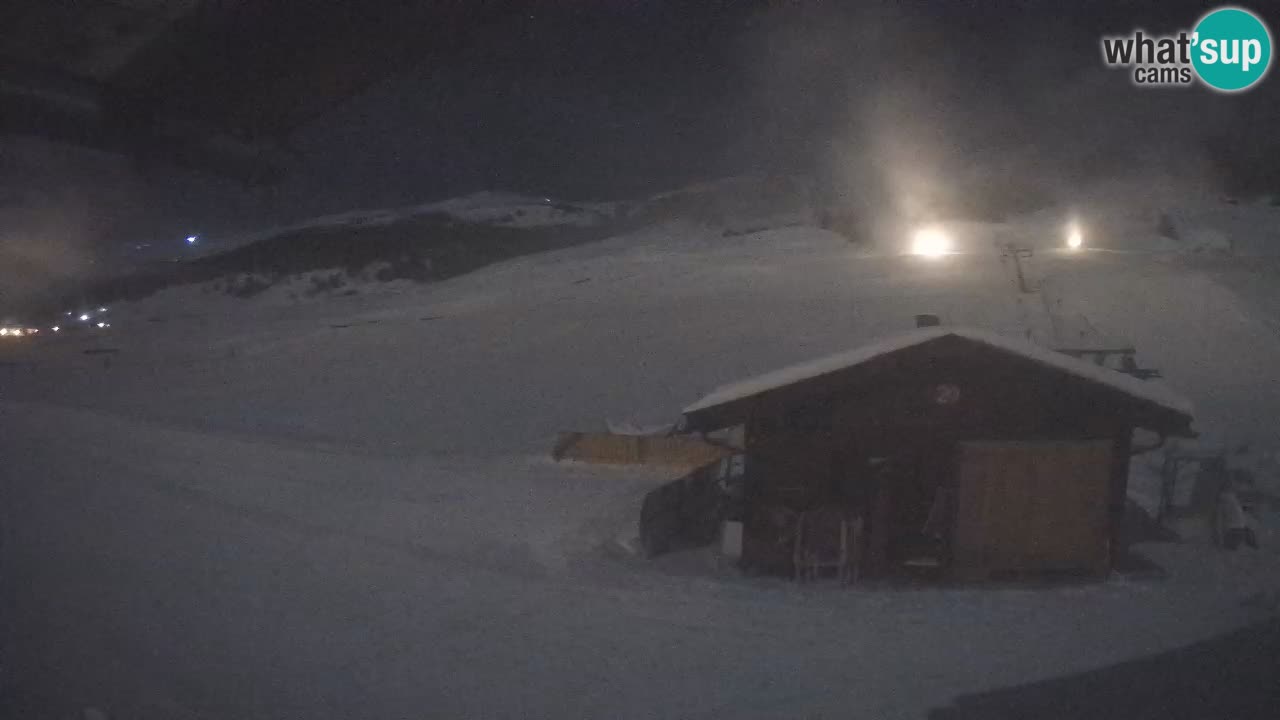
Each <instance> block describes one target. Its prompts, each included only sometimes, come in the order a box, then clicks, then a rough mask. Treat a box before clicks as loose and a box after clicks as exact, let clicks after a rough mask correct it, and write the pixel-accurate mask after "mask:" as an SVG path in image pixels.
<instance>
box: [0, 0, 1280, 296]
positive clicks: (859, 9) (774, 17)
mask: <svg viewBox="0 0 1280 720" xmlns="http://www.w3.org/2000/svg"><path fill="white" fill-rule="evenodd" d="M1214 5H1215V4H1214V3H1203V2H1199V3H1197V2H1170V1H1164V2H1136V1H1131V2H1115V1H1113V0H1111V1H1106V2H1103V1H1101V0H1085V1H1084V2H1073V3H1061V2H1040V3H1017V4H1015V3H997V2H960V1H957V2H946V3H942V2H917V3H891V2H874V3H832V2H825V3H824V2H810V3H792V2H711V1H706V0H699V1H692V0H691V1H689V2H644V1H641V0H632V1H625V0H609V1H607V2H572V1H569V0H565V1H563V2H536V3H528V4H521V5H520V7H522V8H527V9H526V10H522V11H519V12H515V11H512V12H509V13H505V14H504V15H502V17H500V18H499V19H498V21H496V22H486V23H485V24H484V25H483V26H465V27H447V26H441V27H432V28H406V29H405V32H409V33H420V34H421V36H422V39H423V42H424V43H431V42H433V41H434V40H438V39H440V38H441V37H444V36H446V35H447V36H457V37H462V38H465V41H463V42H460V43H457V44H456V46H451V49H450V51H449V52H447V53H442V54H437V55H436V56H434V57H431V58H430V60H429V61H427V62H424V63H423V64H421V65H419V66H412V67H407V68H405V69H404V70H403V72H401V73H399V74H396V75H395V76H393V77H389V78H387V79H385V80H383V81H381V82H378V83H376V84H374V85H373V86H371V87H369V88H368V90H367V91H365V92H363V93H361V94H360V95H358V96H356V97H353V98H351V99H349V100H348V101H346V102H344V103H341V104H339V105H338V106H336V107H334V108H332V109H330V110H329V111H327V112H325V113H323V114H322V115H320V116H318V117H316V118H315V119H314V120H313V121H311V122H309V123H307V124H306V125H304V126H303V127H301V128H299V129H298V130H297V131H295V132H293V133H292V134H291V135H289V136H288V137H287V138H285V142H286V144H287V146H288V147H289V149H290V152H291V153H292V160H291V169H290V170H291V171H290V173H289V174H288V175H287V176H286V177H285V178H284V179H283V180H282V181H281V182H280V183H278V184H276V185H272V186H268V187H256V188H246V187H243V186H241V185H239V184H237V183H236V182H233V181H229V180H225V179H219V178H215V177H201V176H198V175H196V174H193V173H191V172H188V171H176V170H169V169H164V168H155V167H149V168H147V169H145V170H141V169H140V168H139V167H137V166H136V164H134V163H133V162H131V161H130V160H129V159H128V158H122V157H118V156H110V155H103V154H100V153H94V152H88V151H83V150H77V149H74V148H62V147H50V146H48V145H46V144H44V143H41V142H38V141H31V140H25V139H15V138H8V139H5V140H2V141H0V150H3V152H4V154H3V156H0V160H3V162H2V163H0V233H3V235H2V236H0V237H2V238H3V239H0V257H3V259H4V264H3V267H5V268H6V269H8V270H10V271H11V270H12V269H13V268H22V269H23V270H22V273H21V276H20V277H18V276H13V275H12V272H10V276H6V277H0V280H4V281H6V284H7V285H8V289H9V291H10V292H9V294H10V295H11V296H19V295H21V294H22V293H23V292H26V291H29V290H30V289H31V287H34V286H38V285H39V284H40V283H41V282H43V281H44V280H45V279H46V278H56V277H59V276H64V275H71V274H77V273H82V272H85V271H86V270H87V269H93V268H96V267H102V266H104V265H108V266H114V265H115V264H117V263H118V262H120V260H121V258H126V257H128V256H129V252H130V251H129V250H128V249H129V248H131V247H132V246H133V245H134V244H136V243H139V242H149V243H167V242H172V241H173V240H174V239H175V238H178V237H180V236H182V235H184V234H185V233H186V232H188V231H191V232H195V231H200V232H206V233H214V234H217V233H220V232H229V231H235V230H243V229H247V228H252V227H255V226H260V225H263V224H269V223H273V222H279V221H284V220H289V219H296V218H299V217H305V216H309V215H314V214H321V213H326V212H338V211H342V210H347V209H351V208H355V207H377V206H385V205H395V204H404V203H412V202H423V201H427V200H432V199H438V198H442V197H447V196H453V195H460V194H465V193H469V192H474V191H478V190H486V189H492V190H509V191H516V192H529V193H534V194H538V195H553V196H557V197H561V198H566V199H604V198H620V197H635V196H643V195H645V194H649V193H653V192H657V191H661V190H665V189H670V188H673V187H678V186H680V185H682V184H686V183H689V182H693V181H698V180H705V179H712V178H716V177H722V176H725V175H731V174H740V173H749V172H802V173H808V174H813V175H816V176H818V177H823V178H838V180H833V181H832V182H833V183H837V184H838V183H842V182H843V183H845V184H847V185H851V186H853V187H857V186H858V183H859V182H860V181H861V179H865V177H867V176H869V175H876V174H877V173H881V172H883V171H884V168H885V166H896V165H901V164H904V163H905V164H914V163H916V162H917V160H918V159H919V158H927V159H928V161H929V163H928V164H929V165H930V166H931V167H932V168H934V169H935V172H936V173H942V174H947V175H948V176H950V177H955V178H957V179H962V178H963V179H964V180H965V181H969V180H972V179H973V178H975V177H976V178H980V179H982V180H983V181H984V182H986V181H988V180H989V181H991V182H992V183H995V184H996V185H999V184H1000V183H1001V182H1003V183H1005V184H1007V185H1008V186H1009V187H1011V188H1027V187H1031V188H1032V189H1033V190H1035V191H1036V192H1039V193H1040V194H1054V193H1060V192H1062V191H1063V188H1068V189H1069V188H1072V187H1078V186H1081V185H1083V184H1087V183H1091V182H1096V181H1097V180H1098V179H1099V178H1109V177H1112V176H1117V175H1119V176H1125V177H1143V176H1150V177H1153V178H1157V179H1159V181H1160V182H1165V180H1169V181H1171V182H1173V183H1174V184H1180V183H1183V182H1185V183H1188V184H1190V185H1195V186H1199V185H1221V186H1228V187H1229V186H1232V185H1233V184H1234V185H1252V186H1255V187H1257V186H1274V187H1277V188H1280V181H1277V179H1276V178H1275V177H1274V175H1273V174H1269V173H1273V172H1274V171H1269V170H1268V168H1271V167H1273V166H1275V165H1277V163H1275V162H1273V161H1272V160H1273V159H1274V158H1276V155H1278V154H1280V152H1278V145H1277V140H1275V139H1274V136H1275V133H1274V131H1273V130H1270V128H1274V127H1276V126H1277V122H1276V121H1277V120H1280V114H1278V113H1277V102H1276V96H1277V88H1278V87H1280V86H1278V85H1277V84H1276V81H1275V79H1274V78H1271V79H1270V80H1269V81H1266V82H1264V83H1263V84H1262V86H1261V87H1260V88H1258V89H1255V90H1254V91H1251V92H1249V93H1245V94H1243V95H1241V96H1237V97H1225V96H1219V95H1214V94H1212V93H1209V92H1207V91H1205V90H1203V89H1201V88H1189V89H1178V90H1163V91H1151V90H1145V91H1140V90H1137V89H1135V88H1133V87H1131V86H1130V85H1129V83H1128V80H1127V78H1126V77H1125V76H1124V74H1123V73H1122V72H1115V71H1107V70H1105V69H1103V68H1102V65H1101V62H1100V59H1099V52H1098V45H1097V43H1098V38H1099V36H1100V35H1102V34H1103V33H1128V32H1130V31H1131V30H1133V29H1134V28H1135V27H1143V28H1146V29H1148V30H1151V31H1154V32H1158V31H1162V30H1164V31H1168V30H1173V29H1177V28H1181V27H1187V26H1189V25H1190V24H1191V23H1192V22H1194V20H1195V19H1196V18H1197V17H1198V16H1199V15H1200V14H1201V13H1202V12H1203V11H1204V9H1205V8H1207V7H1213V6H1214ZM1264 12H1265V9H1264ZM1270 19H1271V20H1272V22H1273V24H1274V22H1275V21H1276V19H1277V18H1270ZM442 34H443V35H442ZM1264 128H1268V130H1264ZM1224 158H1227V159H1228V160H1229V161H1230V162H1224V160H1223V159H1224ZM850 177H852V178H853V180H849V178H850ZM1272 183H1274V185H1271V184H1272ZM1245 189H1250V188H1245Z"/></svg>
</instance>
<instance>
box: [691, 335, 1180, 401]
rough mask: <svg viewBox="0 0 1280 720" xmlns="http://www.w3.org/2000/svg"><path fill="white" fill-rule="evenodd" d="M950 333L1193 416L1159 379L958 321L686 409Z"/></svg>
mask: <svg viewBox="0 0 1280 720" xmlns="http://www.w3.org/2000/svg"><path fill="white" fill-rule="evenodd" d="M948 335H954V336H956V337H961V338H965V339H968V340H973V341H975V342H979V343H982V344H984V345H989V346H991V347H993V348H996V349H999V350H1003V351H1005V352H1008V353H1011V354H1014V355H1019V356H1021V357H1025V358H1027V359H1029V360H1033V361H1035V362H1038V363H1040V364H1042V365H1046V366H1049V367H1051V368H1054V369H1057V370H1061V371H1063V372H1066V373H1070V374H1072V375H1075V376H1077V377H1081V378H1084V379H1086V380H1091V381H1093V382H1096V383H1099V384H1101V385H1107V386H1109V387H1112V388H1114V389H1116V390H1119V391H1120V392H1123V393H1125V394H1127V395H1131V396H1133V397H1135V398H1139V399H1142V400H1146V401H1148V402H1151V403H1154V404H1156V405H1159V406H1160V407H1163V408H1167V409H1169V410H1173V411H1174V412H1178V413H1181V414H1184V415H1187V416H1190V415H1191V410H1192V406H1191V401H1189V400H1187V399H1186V398H1184V397H1182V396H1180V395H1178V394H1177V393H1175V392H1173V391H1171V390H1169V389H1168V388H1166V387H1164V386H1163V385H1160V384H1158V383H1152V382H1148V381H1144V380H1139V379H1137V378H1135V377H1133V376H1131V375H1126V374H1124V373H1121V372H1117V371H1115V370H1111V369H1109V368H1105V367H1102V366H1099V365H1096V364H1094V363H1091V362H1087V361H1084V360H1080V359H1077V358H1074V357H1071V356H1070V355H1064V354H1062V353H1060V352H1057V351H1054V350H1049V349H1047V348H1044V347H1041V346H1039V345H1036V344H1034V343H1032V342H1029V341H1026V340H1021V339H1018V338H1011V337H1006V336H1004V335H998V334H996V333H994V332H991V331H989V330H980V329H978V328H970V327H956V326H945V327H943V326H939V327H930V328H922V329H919V330H914V331H911V332H907V333H903V334H902V335H895V336H893V337H889V338H885V339H884V340H881V341H880V342H876V343H872V344H870V345H864V346H862V347H859V348H854V349H853V350H846V351H845V352H841V353H836V354H834V355H827V356H826V357H821V358H817V359H815V360H810V361H808V362H803V363H799V364H796V365H791V366H788V367H785V368H781V369H779V370H774V371H773V372H769V373H765V374H763V375H757V376H756V377H753V378H749V379H747V380H742V381H740V382H736V383H731V384H729V385H722V386H721V387H718V388H716V389H715V390H713V391H712V392H711V393H710V394H709V395H707V396H706V397H703V398H702V399H701V400H699V401H697V402H695V403H694V404H692V405H690V406H689V407H687V408H685V409H684V412H685V413H692V412H697V411H699V410H705V409H707V408H711V407H715V406H717V405H724V404H726V403H729V402H733V401H735V400H741V399H743V398H747V397H751V396H753V395H759V394H760V393H763V392H767V391H769V390H774V389H776V388H780V387H785V386H787V385H792V384H795V383H797V382H801V381H803V380H809V379H812V378H816V377H820V376H822V375H826V374H828V373H832V372H836V371H838V370H843V369H845V368H849V367H853V366H854V365H860V364H862V363H864V362H867V361H868V360H871V359H873V358H877V357H880V356H882V355H887V354H889V353H892V352H896V351H898V350H902V349H905V348H909V347H912V346H915V345H920V344H922V343H925V342H928V341H930V340H936V339H938V338H942V337H946V336H948Z"/></svg>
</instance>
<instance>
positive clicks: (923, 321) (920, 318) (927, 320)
mask: <svg viewBox="0 0 1280 720" xmlns="http://www.w3.org/2000/svg"><path fill="white" fill-rule="evenodd" d="M941 324H942V320H940V319H938V316H937V315H917V316H916V327H918V328H927V327H938V326H939V325H941Z"/></svg>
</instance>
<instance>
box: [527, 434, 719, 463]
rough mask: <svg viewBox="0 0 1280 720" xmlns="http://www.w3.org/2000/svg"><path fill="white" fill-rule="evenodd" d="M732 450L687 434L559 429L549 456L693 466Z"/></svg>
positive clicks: (597, 460)
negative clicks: (625, 433) (670, 435)
mask: <svg viewBox="0 0 1280 720" xmlns="http://www.w3.org/2000/svg"><path fill="white" fill-rule="evenodd" d="M731 453H732V450H730V449H729V448H724V447H720V446H719V445H711V444H709V443H705V442H702V441H701V440H694V439H692V438H686V437H665V436H648V435H614V434H612V433H583V432H562V433H560V434H559V436H558V437H557V438H556V444H555V447H554V448H552V450H551V457H552V458H553V459H555V460H577V461H579V462H587V463H597V464H603V465H663V466H669V467H680V468H695V467H700V466H702V465H706V464H707V463H709V462H714V461H716V460H719V459H720V458H722V457H725V456H726V455H729V454H731Z"/></svg>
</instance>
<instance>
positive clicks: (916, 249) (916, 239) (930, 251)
mask: <svg viewBox="0 0 1280 720" xmlns="http://www.w3.org/2000/svg"><path fill="white" fill-rule="evenodd" d="M952 247H953V245H952V242H951V236H949V235H947V234H946V233H945V232H943V231H942V230H941V229H939V228H936V227H926V228H920V229H919V230H916V232H915V234H914V235H912V236H911V253H912V254H913V255H919V256H921V257H927V258H936V257H942V256H943V255H946V254H947V253H949V252H951V250H952Z"/></svg>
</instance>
